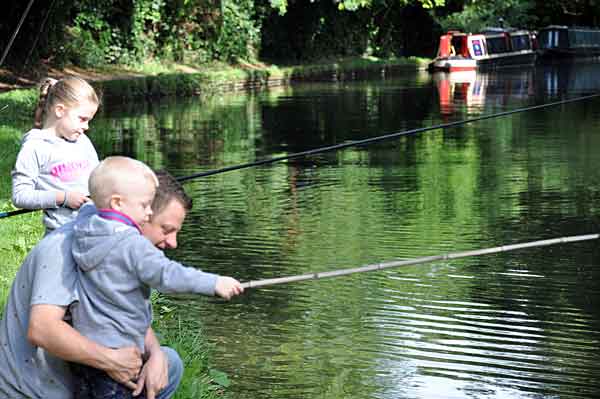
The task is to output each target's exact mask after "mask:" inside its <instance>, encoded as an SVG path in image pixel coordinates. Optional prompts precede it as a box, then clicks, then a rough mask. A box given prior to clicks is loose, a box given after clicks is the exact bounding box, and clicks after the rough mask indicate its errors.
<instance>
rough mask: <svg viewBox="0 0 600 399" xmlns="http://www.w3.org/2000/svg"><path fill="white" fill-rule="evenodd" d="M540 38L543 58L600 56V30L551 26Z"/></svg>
mask: <svg viewBox="0 0 600 399" xmlns="http://www.w3.org/2000/svg"><path fill="white" fill-rule="evenodd" d="M538 37H539V44H540V46H539V52H540V56H541V57H543V58H571V57H594V56H600V29H594V28H582V27H567V26H559V25H550V26H547V27H545V28H542V29H540V31H539V36H538Z"/></svg>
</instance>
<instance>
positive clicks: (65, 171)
mask: <svg viewBox="0 0 600 399" xmlns="http://www.w3.org/2000/svg"><path fill="white" fill-rule="evenodd" d="M89 168H90V161H88V160H87V159H84V160H80V161H72V162H66V163H61V164H58V165H55V166H53V167H52V169H51V170H50V174H51V175H52V176H54V177H56V178H58V179H60V181H63V182H70V181H74V180H77V179H78V178H79V177H81V175H82V174H83V173H87V171H88V169H89Z"/></svg>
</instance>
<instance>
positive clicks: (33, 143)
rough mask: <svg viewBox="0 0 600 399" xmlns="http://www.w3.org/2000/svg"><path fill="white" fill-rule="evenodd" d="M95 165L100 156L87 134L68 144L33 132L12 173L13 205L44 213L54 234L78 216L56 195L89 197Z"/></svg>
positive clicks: (26, 136)
mask: <svg viewBox="0 0 600 399" xmlns="http://www.w3.org/2000/svg"><path fill="white" fill-rule="evenodd" d="M96 165H98V154H97V153H96V150H95V149H94V146H93V144H92V142H91V141H90V139H89V138H88V137H87V136H86V135H85V134H82V135H81V136H79V138H78V139H77V141H67V140H65V139H62V138H60V137H57V136H56V135H55V134H52V133H50V132H48V131H47V130H40V129H32V130H30V131H29V132H27V134H25V136H23V140H22V142H21V149H20V150H19V155H17V161H16V162H15V168H14V169H13V171H12V202H13V204H15V206H17V207H19V208H25V209H44V225H45V226H46V229H47V231H51V230H54V229H56V228H58V227H60V226H62V225H63V224H65V223H67V222H70V221H71V220H74V219H75V217H76V216H77V211H74V210H73V209H69V208H62V207H60V206H59V205H60V204H57V203H56V191H78V192H80V193H82V194H85V195H89V191H88V179H89V177H90V173H92V170H93V169H94V168H95V167H96Z"/></svg>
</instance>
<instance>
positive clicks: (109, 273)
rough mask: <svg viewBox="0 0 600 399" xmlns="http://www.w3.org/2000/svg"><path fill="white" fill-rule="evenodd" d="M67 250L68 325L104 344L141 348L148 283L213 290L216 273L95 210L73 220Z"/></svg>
mask: <svg viewBox="0 0 600 399" xmlns="http://www.w3.org/2000/svg"><path fill="white" fill-rule="evenodd" d="M72 252H73V258H74V259H75V262H76V263H77V265H78V271H79V281H78V285H77V293H78V296H79V303H78V304H76V305H74V306H73V307H72V314H73V326H74V327H75V328H76V329H77V330H78V331H79V332H80V333H81V334H82V335H84V336H86V337H88V338H90V339H92V340H93V341H95V342H97V343H99V344H102V345H104V346H106V347H109V348H121V347H124V346H131V345H136V346H137V347H138V348H140V350H141V351H142V353H143V352H144V338H145V336H146V332H147V330H148V328H149V327H150V324H151V322H152V309H151V303H150V291H151V288H156V289H157V290H159V291H160V292H164V293H194V294H204V295H214V292H215V285H216V281H217V277H218V276H217V275H215V274H211V273H204V272H202V271H200V270H197V269H194V268H190V267H185V266H183V265H182V264H180V263H178V262H175V261H172V260H169V259H168V258H167V257H166V256H165V255H164V254H163V252H162V251H161V250H159V249H157V248H156V247H154V245H152V243H151V242H150V241H149V240H148V239H147V238H145V237H144V236H142V235H141V234H140V232H139V231H138V230H137V228H136V227H132V226H129V225H127V224H124V223H123V222H120V221H115V220H108V219H105V218H103V217H101V216H100V215H94V216H92V217H91V218H89V219H84V220H81V222H80V221H79V220H78V221H77V222H76V223H75V227H74V238H73V247H72Z"/></svg>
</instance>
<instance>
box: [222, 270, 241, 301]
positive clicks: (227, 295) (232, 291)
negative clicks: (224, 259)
mask: <svg viewBox="0 0 600 399" xmlns="http://www.w3.org/2000/svg"><path fill="white" fill-rule="evenodd" d="M242 292H244V288H243V287H242V285H241V284H240V282H239V281H237V280H236V279H234V278H231V277H223V276H219V277H218V278H217V285H216V286H215V293H216V294H217V295H218V296H220V297H221V298H223V299H227V300H229V299H231V297H233V296H236V295H239V294H241V293H242Z"/></svg>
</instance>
